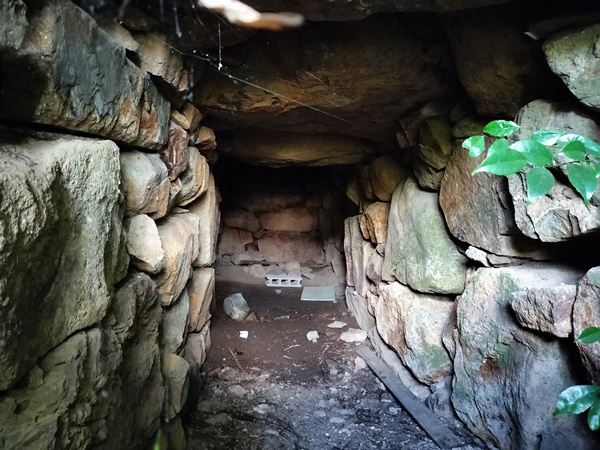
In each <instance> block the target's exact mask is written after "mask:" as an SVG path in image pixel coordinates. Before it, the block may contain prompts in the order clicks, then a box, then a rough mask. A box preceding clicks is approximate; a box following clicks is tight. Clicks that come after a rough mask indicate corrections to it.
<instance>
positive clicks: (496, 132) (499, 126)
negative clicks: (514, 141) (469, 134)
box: [483, 120, 521, 137]
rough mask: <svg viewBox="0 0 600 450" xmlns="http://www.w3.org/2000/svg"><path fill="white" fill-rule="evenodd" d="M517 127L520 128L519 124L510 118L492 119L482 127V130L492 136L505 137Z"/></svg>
mask: <svg viewBox="0 0 600 450" xmlns="http://www.w3.org/2000/svg"><path fill="white" fill-rule="evenodd" d="M519 128H521V127H520V126H519V125H517V124H516V123H514V122H511V121H510V120H493V121H492V122H490V123H488V124H487V125H486V126H485V127H484V128H483V132H484V133H486V134H489V135H490V136H494V137H505V136H508V135H510V134H513V133H514V132H515V131H517V130H518V129H519Z"/></svg>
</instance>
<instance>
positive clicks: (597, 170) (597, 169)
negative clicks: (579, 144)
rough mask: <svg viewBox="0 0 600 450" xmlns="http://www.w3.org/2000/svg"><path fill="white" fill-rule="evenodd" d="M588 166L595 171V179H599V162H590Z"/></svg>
mask: <svg viewBox="0 0 600 450" xmlns="http://www.w3.org/2000/svg"><path fill="white" fill-rule="evenodd" d="M590 164H591V166H592V167H593V168H594V170H595V171H596V178H600V161H591V162H590Z"/></svg>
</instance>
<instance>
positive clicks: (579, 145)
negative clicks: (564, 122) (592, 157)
mask: <svg viewBox="0 0 600 450" xmlns="http://www.w3.org/2000/svg"><path fill="white" fill-rule="evenodd" d="M558 154H559V155H564V156H566V157H567V158H571V159H574V160H576V161H585V157H586V156H587V153H586V151H585V146H584V145H583V142H581V141H571V142H568V143H567V145H565V146H564V147H563V148H562V149H561V150H560V152H558Z"/></svg>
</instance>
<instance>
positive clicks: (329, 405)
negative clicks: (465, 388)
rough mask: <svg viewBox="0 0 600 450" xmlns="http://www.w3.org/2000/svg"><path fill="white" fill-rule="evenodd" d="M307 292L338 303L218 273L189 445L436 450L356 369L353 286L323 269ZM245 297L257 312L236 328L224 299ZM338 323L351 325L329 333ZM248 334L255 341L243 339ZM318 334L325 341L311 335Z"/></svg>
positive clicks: (236, 270) (256, 449) (225, 270)
mask: <svg viewBox="0 0 600 450" xmlns="http://www.w3.org/2000/svg"><path fill="white" fill-rule="evenodd" d="M314 274H315V278H314V279H313V280H306V279H305V280H303V284H304V285H306V286H319V285H335V286H336V302H335V303H334V302H309V301H301V300H300V296H301V293H302V288H293V287H292V288H274V287H268V286H265V284H264V280H260V279H256V278H253V277H251V276H249V275H247V274H245V273H243V272H242V271H241V268H240V267H235V266H224V267H219V268H218V270H217V308H216V311H215V313H214V315H213V318H212V327H211V337H212V348H211V350H210V352H209V355H208V360H207V362H206V364H205V365H204V368H203V374H202V383H201V388H200V389H201V392H200V399H199V401H198V404H197V408H196V410H195V411H193V412H191V413H190V414H189V415H188V416H187V417H186V419H185V421H184V425H185V428H186V431H187V435H188V439H187V442H188V449H190V450H208V449H236V450H250V449H252V450H271V449H281V450H287V449H303V450H309V449H310V450H342V449H345V450H367V449H390V450H392V449H393V450H435V449H438V448H439V447H438V446H437V445H436V444H435V443H434V442H433V441H431V440H430V439H429V438H428V437H427V435H426V434H425V433H424V432H423V431H422V430H421V429H420V428H419V427H418V426H417V425H416V424H415V423H414V422H413V421H412V420H411V418H410V417H409V416H408V415H407V414H406V413H405V412H404V410H403V409H402V407H401V406H400V405H399V404H398V403H397V401H396V400H395V398H394V397H393V396H392V395H391V393H390V392H389V391H388V390H387V389H386V388H385V386H384V385H383V384H382V383H381V382H380V381H379V380H378V379H377V378H376V377H375V376H374V375H373V373H372V372H371V371H370V369H369V368H368V367H366V368H360V361H358V363H359V366H358V369H359V370H357V365H356V364H357V360H356V358H357V355H356V345H357V344H356V343H346V342H343V341H342V340H340V334H341V333H342V332H344V331H346V330H348V329H349V328H358V326H357V325H356V322H355V320H354V318H353V317H352V316H351V314H350V313H349V312H348V310H347V308H346V305H345V301H344V295H343V291H344V285H343V282H342V280H339V279H338V278H336V277H335V275H334V274H333V273H332V272H331V270H330V269H329V268H316V269H315V271H314ZM236 292H239V293H241V294H242V295H243V296H244V298H245V299H246V301H247V302H248V304H249V306H250V308H251V310H252V311H253V313H254V314H251V315H250V316H249V318H247V319H246V320H243V321H240V322H236V321H234V320H232V319H230V318H229V317H228V316H227V315H226V314H225V313H224V312H223V299H224V298H225V297H227V296H228V295H230V294H233V293H236ZM334 321H342V322H346V323H347V326H346V327H344V328H342V329H334V328H329V327H328V326H327V325H329V324H331V323H332V322H334ZM240 331H247V332H248V338H247V339H243V338H241V337H240ZM309 331H317V332H318V333H319V336H320V337H319V339H318V340H317V342H316V343H313V342H310V341H308V340H307V338H306V334H307V333H308V332H309ZM446 425H447V426H448V427H449V428H450V429H452V431H453V432H454V433H456V434H457V435H458V436H459V437H461V438H462V440H463V441H464V443H465V445H464V446H463V447H460V448H461V449H463V450H467V449H469V450H473V449H480V448H485V447H484V446H482V445H481V442H479V441H477V440H476V439H474V438H473V437H471V436H470V435H469V434H468V433H467V432H466V431H465V430H464V429H463V428H461V427H460V426H459V425H458V423H451V424H450V423H446Z"/></svg>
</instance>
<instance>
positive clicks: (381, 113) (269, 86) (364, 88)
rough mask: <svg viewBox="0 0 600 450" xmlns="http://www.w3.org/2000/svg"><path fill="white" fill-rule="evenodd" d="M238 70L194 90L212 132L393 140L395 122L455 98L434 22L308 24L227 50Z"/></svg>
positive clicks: (400, 18)
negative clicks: (271, 132)
mask: <svg viewBox="0 0 600 450" xmlns="http://www.w3.org/2000/svg"><path fill="white" fill-rule="evenodd" d="M230 53H232V54H234V55H235V57H236V58H237V63H238V65H237V66H236V67H224V68H223V69H222V70H221V71H219V70H217V69H216V68H213V70H209V71H207V73H206V74H205V76H204V78H203V79H202V80H201V81H200V83H199V84H198V87H197V89H196V90H195V92H194V101H195V103H196V104H197V105H198V106H199V107H200V109H201V110H202V111H205V112H207V113H209V114H211V115H213V116H215V117H217V118H219V119H220V120H218V121H215V122H213V124H212V125H213V126H214V127H215V129H224V128H243V127H253V128H269V129H270V130H284V131H292V132H301V133H335V134H345V135H350V136H354V137H361V138H367V139H371V140H373V141H377V142H388V143H391V142H395V131H396V128H397V121H398V119H399V118H400V117H402V116H404V115H406V114H407V113H408V112H411V111H412V110H414V109H415V108H416V107H417V106H419V105H421V104H422V103H424V102H427V101H430V100H434V99H450V98H454V97H456V96H457V94H458V92H459V89H460V86H459V84H458V82H457V80H456V78H455V75H454V69H453V67H452V62H451V57H450V50H449V48H448V47H447V45H446V43H445V39H444V36H443V33H442V32H441V30H440V29H439V26H438V24H437V22H436V21H435V20H434V18H433V17H432V16H425V15H399V14H386V15H374V16H371V17H369V18H367V19H365V20H362V21H359V22H349V23H331V22H328V23H313V24H308V25H306V26H305V27H302V28H300V29H298V30H295V31H290V32H285V33H282V34H270V35H268V37H267V36H262V37H257V38H256V39H254V40H252V41H249V42H247V43H245V44H242V46H241V47H240V46H237V47H232V48H230V49H223V61H224V62H227V61H228V58H229V54H230Z"/></svg>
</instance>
